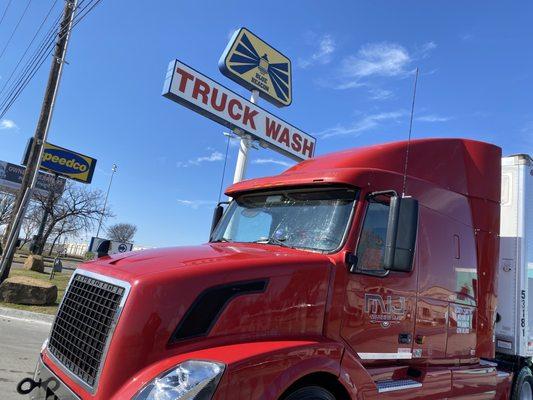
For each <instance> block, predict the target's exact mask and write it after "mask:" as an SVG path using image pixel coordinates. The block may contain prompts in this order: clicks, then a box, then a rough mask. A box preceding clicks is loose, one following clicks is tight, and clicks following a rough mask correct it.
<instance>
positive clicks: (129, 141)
mask: <svg viewBox="0 0 533 400" xmlns="http://www.w3.org/2000/svg"><path fill="white" fill-rule="evenodd" d="M6 3H7V0H2V1H0V11H1V10H3V9H4V7H5V4H6ZM13 3H14V4H13V5H12V7H11V8H10V9H9V10H8V11H9V12H8V14H7V15H6V18H5V20H4V21H3V22H2V24H0V46H2V48H3V47H4V46H5V44H6V42H7V40H8V37H9V35H10V34H11V32H12V30H13V27H14V25H15V24H16V21H17V19H18V17H19V16H20V14H21V13H22V10H23V8H24V6H25V4H26V1H23V0H17V1H16V2H13ZM51 4H52V1H48V0H47V1H45V0H40V1H33V2H32V3H31V4H30V8H29V9H28V13H27V16H26V17H25V18H24V19H23V20H22V22H21V25H20V27H19V29H18V31H17V32H16V34H15V35H14V37H13V40H12V41H11V43H10V44H9V46H8V47H7V49H6V51H5V53H4V55H3V56H2V57H0V76H1V77H2V79H5V78H6V77H8V76H9V74H10V72H11V70H12V68H13V67H14V65H15V64H16V62H17V61H18V58H19V57H20V55H21V54H22V53H23V51H24V49H25V48H26V45H27V44H28V42H29V40H30V39H31V36H32V35H33V34H34V32H35V29H36V27H37V25H38V24H39V23H40V22H41V20H42V18H43V17H44V15H45V13H46V12H47V11H48V9H49V7H50V5H51ZM61 4H62V1H59V2H58V3H57V6H56V9H55V11H54V12H53V15H54V16H55V15H56V13H58V12H59V7H60V6H61ZM532 13H533V3H531V2H512V3H511V2H500V1H469V2H455V3H454V2H444V1H432V2H428V1H402V2H393V1H358V2H355V1H337V2H332V1H329V2H319V1H313V2H311V1H307V2H304V1H291V2H289V1H270V2H268V4H267V3H261V2H253V3H250V2H241V1H194V2H193V1H189V2H185V1H175V0H167V1H158V2H148V1H126V0H103V1H102V3H101V4H100V5H99V6H98V7H97V8H96V9H95V10H94V12H93V13H91V14H90V15H89V16H88V17H87V19H85V20H84V21H83V22H81V23H80V25H78V26H77V27H76V29H75V31H74V33H73V35H72V39H71V46H70V49H69V53H68V56H67V59H68V62H69V65H67V66H66V67H65V70H64V76H63V81H62V83H61V89H60V95H59V98H58V101H57V104H56V109H55V115H54V120H53V123H52V126H51V129H50V136H49V141H50V142H52V143H54V144H58V145H60V146H63V147H67V148H71V149H73V150H77V151H79V152H82V153H85V154H88V155H91V156H94V157H95V158H97V159H98V166H97V170H96V173H95V176H94V181H93V184H92V186H93V187H94V188H99V189H102V190H105V188H106V186H107V183H108V180H109V176H110V170H111V166H112V164H113V163H116V164H118V172H117V174H116V176H115V180H114V183H113V188H112V191H111V194H110V204H111V207H112V210H113V212H114V213H115V214H116V218H115V219H114V220H113V221H110V222H131V223H134V224H136V225H137V226H138V228H139V230H138V233H137V236H136V242H137V243H138V244H140V245H144V246H168V245H176V244H177V245H182V244H193V243H199V242H203V241H205V240H206V239H207V236H208V231H209V226H210V220H211V210H212V206H213V204H214V203H215V202H216V200H217V198H218V192H219V185H220V177H221V173H222V165H223V154H224V152H225V137H224V136H223V135H222V132H223V130H224V129H223V127H222V126H219V125H217V124H216V123H214V122H212V121H210V120H207V119H205V118H204V117H201V116H199V115H197V114H195V113H193V112H192V111H190V110H188V109H185V108H183V107H181V106H180V105H178V104H176V103H173V102H172V101H170V100H168V99H166V98H163V97H162V96H161V89H162V85H163V81H164V77H165V72H166V69H167V65H168V62H169V61H170V60H172V59H174V58H178V59H180V60H181V61H183V62H185V63H187V64H189V65H191V66H192V67H194V68H196V69H197V70H199V71H200V72H202V73H203V74H205V75H207V76H209V77H211V78H212V79H214V80H216V81H218V82H220V83H222V84H224V85H226V86H227V87H229V88H231V89H232V90H234V91H236V92H238V93H240V94H242V95H244V96H248V94H247V91H246V90H245V89H244V88H242V87H240V86H238V85H237V84H235V83H234V82H232V81H230V80H229V79H227V78H226V77H224V76H222V74H221V73H220V72H219V71H218V67H217V61H218V58H219V57H220V55H221V53H222V51H223V50H224V48H225V46H226V44H227V41H228V38H229V37H230V35H231V33H232V32H233V31H234V30H235V29H237V28H239V27H241V26H245V27H247V28H249V29H250V30H251V31H252V32H254V33H256V34H257V35H258V36H260V37H262V38H263V39H264V40H266V41H268V42H270V43H271V44H273V45H274V46H275V47H276V48H278V49H279V50H281V51H282V52H284V53H285V54H286V55H288V56H289V57H290V58H291V59H292V62H293V103H292V105H291V106H290V107H288V108H283V109H279V108H277V107H275V106H272V105H270V104H267V103H266V101H264V100H262V101H261V105H262V106H263V107H265V108H266V109H268V110H269V111H271V112H273V113H274V114H276V115H278V116H280V117H281V118H283V119H285V120H287V121H289V122H290V123H292V124H294V125H296V126H298V127H300V128H301V129H302V130H304V131H306V132H308V133H310V134H312V135H314V136H316V137H317V139H318V144H317V154H324V153H328V152H331V151H335V150H340V149H345V148H348V147H356V146H363V145H368V144H374V143H380V142H386V141H391V140H400V139H404V138H406V136H407V130H408V120H409V108H410V103H411V92H412V84H413V71H414V69H415V68H416V67H417V66H418V67H419V68H420V79H419V86H418V96H417V104H416V114H415V121H414V129H413V137H415V138H420V137H431V136H440V137H444V136H451V137H467V138H472V139H478V140H485V141H489V142H492V143H495V144H498V145H500V146H502V147H503V150H504V154H512V153H530V154H531V153H533V109H532V104H533V94H532V88H533V75H532V74H533V72H532V71H533V51H532V44H531V38H532V37H533V24H531V15H533V14H532ZM48 69H49V62H48V61H47V62H46V63H45V65H44V66H43V68H42V69H41V71H40V72H39V74H37V75H36V77H35V79H34V80H33V81H32V82H31V84H30V85H29V86H28V88H27V89H26V91H25V92H24V93H23V95H22V96H21V97H20V98H19V100H18V101H17V103H16V104H15V105H14V106H13V107H12V108H11V109H10V111H9V113H8V114H7V115H6V116H5V119H4V120H3V121H0V160H6V161H10V162H19V161H20V159H21V156H22V152H23V150H24V146H25V144H26V141H27V139H28V137H29V136H31V135H33V133H34V129H35V124H36V120H37V116H38V113H39V109H40V103H41V100H42V95H43V91H44V84H45V82H46V78H47V74H48ZM1 83H2V80H0V84H1ZM236 152H237V147H236V146H235V145H232V146H231V148H230V158H229V160H228V169H227V173H226V179H225V183H224V185H225V186H226V185H227V184H229V183H231V179H232V177H233V169H234V165H235V160H236ZM291 164H292V162H291V161H290V160H288V159H286V158H283V157H282V156H280V155H277V154H276V153H273V152H272V151H267V150H254V151H253V153H252V156H251V164H250V167H249V170H248V177H257V176H265V175H271V174H276V173H279V172H281V171H282V170H283V169H284V168H286V166H288V165H291Z"/></svg>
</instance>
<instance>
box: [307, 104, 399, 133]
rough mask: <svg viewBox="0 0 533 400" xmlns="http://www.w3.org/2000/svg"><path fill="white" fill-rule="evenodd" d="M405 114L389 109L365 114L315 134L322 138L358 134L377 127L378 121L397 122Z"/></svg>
mask: <svg viewBox="0 0 533 400" xmlns="http://www.w3.org/2000/svg"><path fill="white" fill-rule="evenodd" d="M405 115H406V112H405V111H391V112H383V113H378V114H371V115H367V116H365V117H363V118H361V119H359V120H357V121H355V122H354V123H352V124H350V125H348V126H343V125H337V126H334V127H332V128H328V129H325V130H323V131H322V132H318V133H317V134H316V135H317V136H319V137H320V138H322V139H327V138H331V137H334V136H346V135H351V136H359V135H361V134H363V133H364V132H367V131H370V130H372V129H375V128H377V127H378V126H379V125H380V123H383V122H394V123H398V122H399V121H400V120H401V118H402V117H404V116H405Z"/></svg>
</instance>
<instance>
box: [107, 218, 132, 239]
mask: <svg viewBox="0 0 533 400" xmlns="http://www.w3.org/2000/svg"><path fill="white" fill-rule="evenodd" d="M135 233H137V227H136V226H135V225H133V224H126V223H120V224H114V225H111V226H110V227H109V228H107V236H108V237H109V239H111V240H116V241H117V242H131V241H133V237H134V236H135Z"/></svg>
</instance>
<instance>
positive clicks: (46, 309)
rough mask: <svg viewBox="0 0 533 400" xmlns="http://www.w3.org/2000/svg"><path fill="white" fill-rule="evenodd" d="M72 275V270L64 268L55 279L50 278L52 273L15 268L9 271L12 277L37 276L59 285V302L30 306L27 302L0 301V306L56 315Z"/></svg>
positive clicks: (57, 273)
mask: <svg viewBox="0 0 533 400" xmlns="http://www.w3.org/2000/svg"><path fill="white" fill-rule="evenodd" d="M70 275H72V271H68V270H65V269H63V272H61V273H59V272H56V275H55V277H54V279H52V280H50V279H49V277H50V275H49V274H48V273H40V272H35V271H29V270H25V269H18V268H16V269H15V268H13V269H12V270H11V271H10V273H9V276H10V277H11V276H26V277H30V278H36V279H39V280H43V281H46V282H50V283H53V284H54V285H56V286H57V302H56V304H53V305H51V306H30V305H25V304H13V303H5V302H3V301H0V306H1V307H9V308H15V309H17V310H25V311H33V312H39V313H43V314H52V315H54V314H55V313H56V312H57V307H58V306H59V303H60V302H61V299H62V298H63V295H64V294H65V288H66V287H67V283H68V281H69V280H70Z"/></svg>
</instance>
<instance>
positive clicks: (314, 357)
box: [112, 340, 344, 400]
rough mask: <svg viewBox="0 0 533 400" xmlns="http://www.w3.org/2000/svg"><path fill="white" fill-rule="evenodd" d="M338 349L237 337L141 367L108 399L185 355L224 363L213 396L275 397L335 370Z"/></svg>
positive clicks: (131, 392) (223, 399) (129, 391)
mask: <svg viewBox="0 0 533 400" xmlns="http://www.w3.org/2000/svg"><path fill="white" fill-rule="evenodd" d="M343 351H344V347H343V346H342V345H340V344H339V343H334V342H319V341H297V340H291V341H270V342H250V343H239V344H233V345H227V346H220V347H212V348H208V349H203V350H198V351H193V352H188V353H183V354H180V355H176V356H173V357H169V358H166V359H164V360H160V361H158V362H156V363H153V364H151V365H149V366H148V367H146V368H144V369H143V370H141V371H140V372H139V373H138V374H136V375H135V376H133V377H132V379H130V380H129V381H128V382H127V383H126V384H125V385H124V386H122V387H121V388H120V390H118V391H117V392H116V393H115V394H114V396H113V398H112V399H113V400H119V399H125V398H132V397H133V396H135V394H136V393H137V392H138V391H139V390H140V389H141V388H142V387H143V386H144V385H146V384H147V383H148V382H150V381H151V380H152V379H154V378H155V377H157V376H158V375H159V374H161V373H163V372H164V371H166V370H168V369H170V368H172V367H173V366H175V365H178V364H180V363H181V362H184V361H186V360H191V359H201V360H213V361H218V362H221V363H224V364H225V365H226V370H225V371H224V375H223V376H222V379H221V381H220V384H219V386H218V388H217V390H216V392H215V395H214V397H213V400H230V399H231V400H241V399H242V400H244V399H246V400H252V399H257V400H277V399H278V398H279V396H281V394H282V393H283V392H284V391H285V390H286V389H287V388H288V387H289V386H290V385H291V384H292V383H294V382H295V381H296V380H298V379H299V378H301V377H303V376H305V375H309V374H311V373H315V372H327V373H330V374H333V375H335V376H339V373H340V365H341V359H342V354H343ZM259 371H260V373H259Z"/></svg>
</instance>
